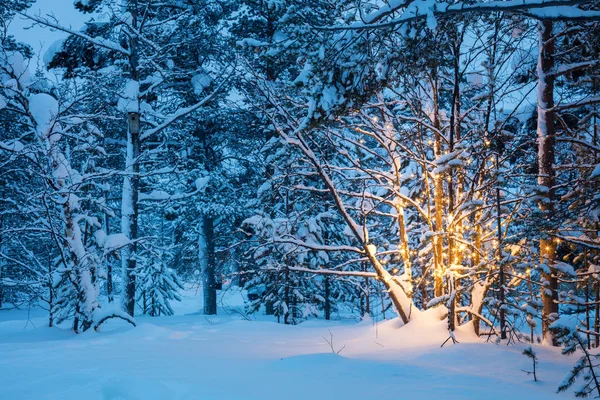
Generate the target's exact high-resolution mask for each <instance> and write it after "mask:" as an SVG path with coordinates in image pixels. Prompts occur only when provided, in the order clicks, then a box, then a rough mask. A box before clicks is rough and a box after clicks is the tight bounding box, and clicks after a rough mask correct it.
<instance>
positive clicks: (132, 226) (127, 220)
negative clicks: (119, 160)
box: [121, 0, 140, 317]
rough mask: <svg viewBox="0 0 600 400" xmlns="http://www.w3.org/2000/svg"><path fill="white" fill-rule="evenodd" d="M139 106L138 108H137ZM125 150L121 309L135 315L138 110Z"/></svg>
mask: <svg viewBox="0 0 600 400" xmlns="http://www.w3.org/2000/svg"><path fill="white" fill-rule="evenodd" d="M128 6H129V12H130V13H131V18H132V22H131V23H132V27H133V28H134V29H137V26H138V21H137V18H138V13H137V11H138V10H137V8H138V7H137V6H138V4H137V0H133V1H130V2H128ZM129 47H130V53H131V55H130V57H129V73H130V78H131V80H133V81H137V80H138V62H139V60H138V44H137V36H136V35H135V34H133V33H130V35H129ZM138 109H139V108H138ZM127 121H128V129H127V130H128V132H127V153H126V159H125V172H126V174H125V178H124V180H123V198H122V209H121V218H122V219H121V230H122V232H123V234H124V235H126V236H127V237H128V238H129V239H130V240H131V241H132V243H131V244H130V245H129V246H127V247H126V248H125V249H124V251H123V275H124V277H123V278H124V279H123V282H124V291H123V308H124V309H125V311H126V312H127V313H128V314H129V315H131V316H132V317H133V316H134V313H135V289H136V284H135V270H136V268H137V259H136V256H137V243H136V240H137V238H138V195H139V185H140V177H139V173H140V164H139V156H140V113H139V111H138V112H129V113H128V115H127Z"/></svg>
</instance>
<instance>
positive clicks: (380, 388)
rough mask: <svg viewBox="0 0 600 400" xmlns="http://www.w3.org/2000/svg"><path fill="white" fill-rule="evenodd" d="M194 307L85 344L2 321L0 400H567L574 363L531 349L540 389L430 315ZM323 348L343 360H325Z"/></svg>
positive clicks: (37, 315)
mask: <svg viewBox="0 0 600 400" xmlns="http://www.w3.org/2000/svg"><path fill="white" fill-rule="evenodd" d="M237 296H238V297H239V295H237ZM200 299H201V296H200V295H198V296H195V295H194V293H193V292H188V294H187V297H186V299H185V301H184V303H183V304H178V305H176V307H177V311H178V312H179V313H180V314H186V315H177V316H173V317H159V318H144V317H142V318H138V323H139V326H138V327H137V328H132V327H130V326H128V325H127V324H126V323H124V322H120V321H114V322H110V323H109V324H107V325H106V326H104V327H103V328H102V332H100V333H96V332H87V333H85V334H82V335H74V334H72V333H71V332H69V331H68V330H63V329H59V328H52V329H50V328H46V327H44V324H45V316H44V315H43V313H42V312H41V311H40V310H33V312H29V313H28V312H27V311H15V310H9V311H7V310H2V311H0V394H1V395H0V398H2V399H11V400H12V399H61V400H63V399H86V400H93V399H113V400H117V399H127V400H132V399H139V400H142V399H143V400H146V399H261V400H265V399H267V400H268V399H310V400H316V399H375V398H396V399H415V400H416V399H486V400H493V399H510V400H518V399H523V400H532V399H550V398H564V397H566V398H569V397H570V395H564V397H563V396H558V395H555V394H554V391H555V389H556V385H557V384H558V382H559V381H560V380H561V379H562V377H563V376H564V374H565V373H566V372H567V370H568V368H569V367H570V365H571V363H572V361H573V358H566V357H564V356H561V355H560V351H559V350H558V349H550V348H544V347H539V346H534V348H535V349H536V351H537V352H538V355H539V357H540V365H539V373H538V376H539V378H540V379H541V382H537V383H535V382H533V380H532V378H531V377H530V376H528V375H526V374H525V373H523V372H522V371H521V369H530V368H531V365H530V362H529V360H528V359H527V358H526V357H524V356H522V355H521V351H522V349H523V347H525V345H514V346H508V347H507V346H505V345H495V344H490V343H484V341H482V340H480V339H478V338H476V337H474V336H473V335H472V334H470V332H469V330H468V329H465V328H463V329H461V330H460V331H459V332H457V339H458V340H459V342H460V343H459V344H457V345H452V344H451V342H448V343H446V345H445V346H444V347H443V348H440V345H441V343H443V342H444V341H445V340H446V339H447V338H448V334H447V331H446V328H445V324H444V322H441V321H439V319H438V318H437V316H436V312H435V311H430V312H426V313H422V314H420V315H419V316H418V317H417V318H416V319H415V320H413V321H412V322H411V323H410V324H409V325H407V326H405V327H401V328H400V327H399V324H398V322H396V321H388V322H385V323H379V324H374V323H373V322H372V321H370V320H366V321H363V322H361V323H358V324H356V323H354V322H352V321H337V322H326V321H309V322H306V323H303V324H301V325H299V326H285V325H280V324H277V323H275V322H272V321H266V320H264V319H265V318H266V317H261V318H259V317H257V319H259V320H257V321H246V320H242V318H241V316H240V314H239V313H237V312H235V311H234V309H232V308H227V309H226V310H224V309H220V310H219V311H220V312H222V313H223V315H219V316H214V317H205V316H203V315H200V314H195V313H191V312H192V311H195V310H198V309H200V308H201V305H200V304H199V303H200ZM229 300H231V299H229ZM225 311H229V313H230V315H226V314H225ZM260 319H262V320H260ZM34 326H35V327H34ZM330 332H331V335H330ZM331 338H333V346H330V344H329V343H328V341H331ZM332 347H333V349H334V350H335V351H338V350H340V349H342V348H343V349H342V350H341V351H340V353H339V354H334V353H333V352H332Z"/></svg>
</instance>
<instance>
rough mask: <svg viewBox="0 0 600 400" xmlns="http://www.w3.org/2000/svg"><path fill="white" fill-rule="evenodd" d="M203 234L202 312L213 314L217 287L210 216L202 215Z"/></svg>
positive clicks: (215, 308) (212, 222)
mask: <svg viewBox="0 0 600 400" xmlns="http://www.w3.org/2000/svg"><path fill="white" fill-rule="evenodd" d="M201 234H202V235H203V236H204V244H205V247H204V249H205V251H204V254H202V256H203V257H205V259H204V260H201V261H202V262H203V264H202V265H203V271H202V283H203V292H204V314H205V315H215V314H216V313H217V288H216V277H215V273H216V271H215V270H216V268H215V267H216V265H215V264H216V263H215V237H214V221H213V218H212V217H210V216H207V215H205V216H203V217H202V233H201Z"/></svg>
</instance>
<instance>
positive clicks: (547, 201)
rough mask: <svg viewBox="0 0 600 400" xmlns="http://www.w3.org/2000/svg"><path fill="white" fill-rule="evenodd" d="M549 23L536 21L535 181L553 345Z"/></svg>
mask: <svg viewBox="0 0 600 400" xmlns="http://www.w3.org/2000/svg"><path fill="white" fill-rule="evenodd" d="M552 32H553V23H552V22H551V21H541V22H539V28H538V33H539V54H538V67H537V70H538V122H537V133H538V167H539V172H538V184H539V185H540V186H542V187H544V188H545V190H546V193H544V194H543V195H544V198H543V199H542V200H541V201H540V202H539V208H540V211H541V212H542V214H543V218H544V219H545V220H546V222H547V225H548V226H547V227H546V229H545V232H542V236H541V238H540V261H541V264H543V266H542V271H541V280H542V284H543V286H542V301H543V303H544V305H543V309H542V337H543V339H544V341H545V342H547V343H551V344H552V345H557V342H556V339H555V338H554V337H553V335H552V332H551V331H550V325H551V324H552V322H553V321H554V320H555V319H556V317H557V316H558V280H557V277H556V270H555V268H554V263H555V258H556V244H555V243H554V241H553V240H552V236H551V232H550V218H551V217H552V215H553V214H554V201H555V199H554V197H555V195H554V186H555V171H554V141H555V138H554V136H555V114H554V109H553V108H554V76H553V75H552V70H553V68H554V53H555V40H554V38H553V37H552Z"/></svg>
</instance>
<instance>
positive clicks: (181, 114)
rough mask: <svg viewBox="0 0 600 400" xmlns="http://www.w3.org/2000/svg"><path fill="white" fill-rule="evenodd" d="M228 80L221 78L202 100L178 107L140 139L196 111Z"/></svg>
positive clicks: (158, 131) (217, 92)
mask: <svg viewBox="0 0 600 400" xmlns="http://www.w3.org/2000/svg"><path fill="white" fill-rule="evenodd" d="M228 81H229V77H227V78H225V79H223V81H222V82H221V83H220V84H219V86H217V88H216V89H215V90H213V91H212V92H211V93H210V94H209V95H208V96H206V97H205V98H203V99H202V100H200V101H199V102H197V103H196V104H194V105H192V106H189V107H185V108H181V109H179V110H178V111H177V112H176V113H175V114H173V115H171V116H170V117H167V119H166V120H165V122H163V123H162V124H160V125H157V126H156V127H154V128H152V129H148V130H147V131H146V132H144V133H143V134H142V135H141V136H140V139H141V140H145V139H147V138H149V137H150V136H152V135H155V134H157V133H160V132H161V131H163V130H164V129H166V128H168V127H169V126H171V125H172V124H174V123H175V122H177V121H178V120H180V119H181V118H183V117H186V116H188V115H190V114H192V113H193V112H195V111H197V110H198V109H200V108H201V107H203V106H204V105H205V104H206V103H208V102H209V101H211V100H212V99H213V98H214V97H215V96H216V95H217V94H219V92H220V91H221V89H222V88H223V86H225V84H226V83H227V82H228Z"/></svg>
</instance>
